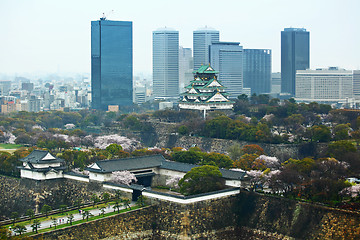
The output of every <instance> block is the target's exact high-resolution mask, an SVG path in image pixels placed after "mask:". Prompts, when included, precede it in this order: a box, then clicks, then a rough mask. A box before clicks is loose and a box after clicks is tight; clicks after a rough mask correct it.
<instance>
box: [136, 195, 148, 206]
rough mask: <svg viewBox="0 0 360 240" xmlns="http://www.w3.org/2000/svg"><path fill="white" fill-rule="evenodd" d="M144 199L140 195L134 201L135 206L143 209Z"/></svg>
mask: <svg viewBox="0 0 360 240" xmlns="http://www.w3.org/2000/svg"><path fill="white" fill-rule="evenodd" d="M146 199H147V198H146V197H145V196H143V195H141V196H140V197H138V199H137V201H136V205H138V206H139V207H143V206H145V201H146Z"/></svg>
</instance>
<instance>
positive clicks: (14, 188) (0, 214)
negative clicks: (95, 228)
mask: <svg viewBox="0 0 360 240" xmlns="http://www.w3.org/2000/svg"><path fill="white" fill-rule="evenodd" d="M103 192H110V190H109V189H104V188H103V187H102V185H101V184H99V183H94V182H90V183H85V182H80V181H75V180H71V179H52V180H46V181H36V180H31V179H18V178H11V177H6V176H1V175H0V193H1V194H0V219H5V218H6V217H10V215H11V213H12V212H18V213H19V214H20V215H22V214H25V212H26V210H27V209H33V210H35V208H36V205H38V206H37V208H38V210H40V209H41V207H42V205H44V204H47V205H49V206H51V207H52V208H53V209H56V208H58V207H59V206H60V205H61V204H65V205H67V206H73V205H74V203H75V201H76V200H78V199H81V200H82V201H83V202H89V201H91V196H92V195H93V194H96V195H98V196H101V194H102V193H103ZM36 199H38V200H36Z"/></svg>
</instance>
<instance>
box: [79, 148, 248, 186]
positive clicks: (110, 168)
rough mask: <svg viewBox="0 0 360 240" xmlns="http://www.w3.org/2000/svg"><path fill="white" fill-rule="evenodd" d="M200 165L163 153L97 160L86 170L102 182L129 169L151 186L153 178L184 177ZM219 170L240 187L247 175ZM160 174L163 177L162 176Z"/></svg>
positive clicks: (140, 180) (240, 172)
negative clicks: (177, 160)
mask: <svg viewBox="0 0 360 240" xmlns="http://www.w3.org/2000/svg"><path fill="white" fill-rule="evenodd" d="M199 166H200V165H195V164H188V163H180V162H173V161H169V160H166V159H165V158H164V157H163V156H162V155H150V156H141V157H131V158H122V159H111V160H102V161H97V162H96V163H93V164H92V165H90V166H89V167H87V168H86V170H88V171H89V172H90V174H89V178H90V180H95V181H100V182H106V181H109V180H111V177H112V173H113V172H115V171H129V172H131V173H133V174H134V175H135V176H136V178H137V179H138V182H137V184H140V185H144V186H145V187H149V186H151V182H152V178H157V179H156V182H159V181H161V180H164V179H166V178H169V177H174V176H176V177H180V178H182V177H183V176H184V175H185V174H186V173H187V172H189V171H190V170H191V169H192V168H194V167H199ZM219 170H220V172H221V173H222V177H223V178H224V179H225V181H226V182H225V184H226V185H228V186H232V187H239V186H240V181H241V180H243V178H244V177H245V175H246V172H245V171H232V170H228V169H222V168H220V169H219ZM160 176H162V177H161V178H160Z"/></svg>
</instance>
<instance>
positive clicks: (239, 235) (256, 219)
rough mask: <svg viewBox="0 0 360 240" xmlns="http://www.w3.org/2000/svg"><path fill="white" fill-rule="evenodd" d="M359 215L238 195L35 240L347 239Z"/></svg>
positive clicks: (153, 209)
mask: <svg viewBox="0 0 360 240" xmlns="http://www.w3.org/2000/svg"><path fill="white" fill-rule="evenodd" d="M359 222H360V213H358V212H351V211H343V210H338V209H331V208H327V207H324V206H318V205H312V204H308V203H300V202H297V201H292V200H287V199H283V198H278V197H271V196H266V195H259V194H254V193H248V192H242V193H240V194H239V195H237V196H231V197H226V198H219V199H214V200H208V201H203V202H198V203H193V204H187V205H184V204H175V203H170V202H166V201H160V202H158V203H157V204H154V205H152V206H149V207H146V208H143V209H140V210H135V211H131V212H127V213H123V214H120V215H116V216H111V217H108V218H105V219H100V220H97V221H92V222H89V223H84V224H81V225H78V226H72V227H68V228H64V229H59V230H55V231H52V232H49V233H44V234H40V235H38V236H36V237H35V239H41V238H43V239H45V240H47V239H63V240H67V239H79V240H80V239H89V240H92V239H107V240H110V239H224V240H225V239H234V240H236V239H239V240H240V239H274V240H276V239H279V240H280V239H350V240H355V239H359V238H360V225H359Z"/></svg>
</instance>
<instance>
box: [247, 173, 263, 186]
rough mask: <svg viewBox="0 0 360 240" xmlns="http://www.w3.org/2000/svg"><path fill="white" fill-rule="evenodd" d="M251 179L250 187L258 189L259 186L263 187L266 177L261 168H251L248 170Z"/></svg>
mask: <svg viewBox="0 0 360 240" xmlns="http://www.w3.org/2000/svg"><path fill="white" fill-rule="evenodd" d="M246 174H247V175H248V176H250V177H251V179H250V187H251V189H252V190H256V189H257V188H263V183H264V177H263V172H262V171H260V170H250V171H248V172H246Z"/></svg>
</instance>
